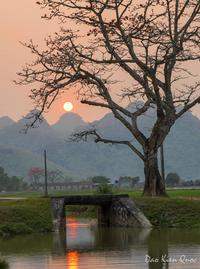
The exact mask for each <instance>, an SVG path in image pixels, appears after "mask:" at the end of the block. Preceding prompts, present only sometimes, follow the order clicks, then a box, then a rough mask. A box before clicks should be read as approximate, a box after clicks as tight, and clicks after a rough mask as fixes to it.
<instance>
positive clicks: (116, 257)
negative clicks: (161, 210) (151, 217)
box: [0, 217, 200, 269]
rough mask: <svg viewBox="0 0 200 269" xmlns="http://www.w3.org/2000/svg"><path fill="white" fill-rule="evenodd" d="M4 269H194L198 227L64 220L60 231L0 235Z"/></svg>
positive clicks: (198, 261)
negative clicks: (63, 230)
mask: <svg viewBox="0 0 200 269" xmlns="http://www.w3.org/2000/svg"><path fill="white" fill-rule="evenodd" d="M0 253H1V254H2V255H3V256H4V257H5V258H6V260H7V261H8V262H9V265H10V269H66V268H67V269H107V268H108V269H118V268H120V269H143V268H145V269H146V268H149V269H162V268H163V269H164V268H170V269H173V268H175V269H179V268H186V269H194V268H195V269H197V268H200V229H197V230H196V229H195V230H184V229H161V230H156V229H154V230H149V229H132V228H113V227H112V228H109V227H98V226H97V225H96V224H95V222H94V221H90V222H89V221H86V220H82V219H76V218H74V217H69V218H67V232H66V234H62V235H59V234H44V235H41V234H39V235H35V234H34V235H27V236H16V237H13V238H9V239H8V238H7V239H0Z"/></svg>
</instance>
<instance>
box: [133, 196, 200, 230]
mask: <svg viewBox="0 0 200 269" xmlns="http://www.w3.org/2000/svg"><path fill="white" fill-rule="evenodd" d="M135 202H136V204H137V205H138V207H139V208H140V209H141V210H142V212H143V213H144V214H145V216H146V217H147V218H148V219H149V220H150V221H151V223H152V224H153V225H154V226H157V227H161V226H162V227H181V228H200V203H199V201H196V200H185V199H168V198H158V199H153V198H136V199H135Z"/></svg>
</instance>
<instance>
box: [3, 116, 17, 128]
mask: <svg viewBox="0 0 200 269" xmlns="http://www.w3.org/2000/svg"><path fill="white" fill-rule="evenodd" d="M13 123H15V122H14V120H12V119H11V118H9V117H7V116H4V117H1V118H0V129H4V128H7V127H9V126H11V125H12V124H13Z"/></svg>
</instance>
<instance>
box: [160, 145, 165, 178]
mask: <svg viewBox="0 0 200 269" xmlns="http://www.w3.org/2000/svg"><path fill="white" fill-rule="evenodd" d="M160 164H161V175H162V179H163V181H165V158H164V146H163V143H162V144H161V146H160Z"/></svg>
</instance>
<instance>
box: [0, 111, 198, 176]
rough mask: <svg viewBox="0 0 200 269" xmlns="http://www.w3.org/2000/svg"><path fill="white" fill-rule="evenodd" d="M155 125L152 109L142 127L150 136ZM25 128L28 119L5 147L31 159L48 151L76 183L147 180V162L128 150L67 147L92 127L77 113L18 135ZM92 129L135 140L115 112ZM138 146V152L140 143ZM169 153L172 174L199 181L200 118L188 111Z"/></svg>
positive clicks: (6, 138) (5, 138) (1, 135)
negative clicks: (97, 178)
mask: <svg viewBox="0 0 200 269" xmlns="http://www.w3.org/2000/svg"><path fill="white" fill-rule="evenodd" d="M153 122H154V111H153V110H151V111H150V112H148V114H147V115H145V116H142V117H140V119H139V121H138V124H139V127H140V128H141V130H142V131H144V132H145V133H146V134H147V133H148V132H149V129H150V128H151V126H152V124H153ZM23 125H24V120H21V121H19V122H17V123H14V124H12V125H11V126H9V127H6V128H4V129H1V130H0V143H1V144H4V145H7V146H8V147H13V146H14V147H15V149H16V148H18V149H19V150H21V149H23V151H22V152H24V151H26V153H28V152H29V153H30V154H32V153H38V154H41V153H42V151H43V149H44V148H46V149H47V156H48V159H49V160H50V161H51V162H52V163H53V164H54V165H55V164H56V165H58V166H60V167H62V168H63V169H64V170H66V171H67V173H69V175H70V176H74V178H76V179H80V178H86V177H90V176H95V175H105V176H109V177H111V178H113V179H116V178H118V177H119V176H124V175H129V176H131V175H132V176H141V177H143V163H142V161H141V160H140V159H139V158H138V157H137V156H136V155H134V154H133V153H132V152H131V151H130V150H129V149H128V148H126V146H111V145H104V144H95V143H93V142H91V141H90V142H80V143H72V142H66V140H67V137H69V135H70V133H71V132H73V131H74V130H77V128H78V129H79V128H80V127H81V126H82V127H83V128H87V126H88V125H87V123H85V122H84V121H83V120H82V119H81V117H80V116H79V115H76V114H75V113H67V114H64V115H63V116H62V117H61V119H60V120H59V121H58V122H57V123H56V124H54V125H53V126H50V125H49V124H48V123H47V122H46V121H44V123H43V124H42V125H41V126H40V127H39V128H37V129H33V130H29V132H28V134H23V133H20V132H19V131H20V130H21V129H23ZM91 125H92V126H94V125H95V126H96V128H97V129H98V131H99V132H101V134H102V135H104V136H105V137H107V138H113V139H131V140H132V141H133V142H134V139H133V138H132V137H131V135H130V133H129V132H128V131H127V130H126V129H125V128H124V127H123V126H122V124H121V123H120V122H119V121H117V120H116V119H115V118H114V117H113V115H112V114H111V113H108V114H107V115H105V116H104V117H103V118H102V119H100V120H98V121H95V122H93V123H92V124H91ZM135 145H136V146H138V147H139V145H137V143H136V142H135ZM164 148H165V164H166V172H167V173H168V172H176V173H178V174H179V175H180V176H181V177H182V178H183V179H197V178H200V165H199V164H200V120H199V119H198V118H197V117H195V116H194V115H193V114H192V113H190V112H188V113H187V114H185V115H184V116H183V117H182V118H181V119H179V120H178V121H177V123H176V125H175V126H174V127H173V128H172V130H171V132H170V134H169V135H168V137H167V139H166V141H165V144H164ZM0 155H1V156H2V158H3V155H4V153H2V148H0ZM21 156H23V153H22V155H21ZM26 156H27V155H26V154H25V153H24V157H23V158H21V160H22V159H23V162H24V163H26V162H28V161H27V160H28V159H27V157H26ZM31 156H32V157H33V155H31ZM34 156H35V155H34ZM37 156H38V155H37ZM32 157H31V158H32ZM17 158H18V157H17V155H14V154H13V159H12V162H13V163H17ZM12 162H10V164H9V165H8V163H9V159H7V160H6V161H5V162H4V164H5V165H6V163H7V167H8V166H9V167H10V169H11V171H14V170H13V169H12ZM0 165H1V163H0ZM24 165H25V166H26V164H24ZM9 167H8V168H9ZM20 169H25V168H19V170H18V171H21V170H20ZM15 171H17V170H15ZM21 172H22V171H21ZM22 173H25V172H24V171H23V172H22Z"/></svg>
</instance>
